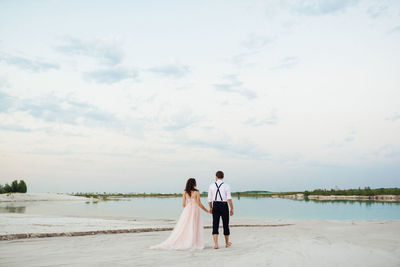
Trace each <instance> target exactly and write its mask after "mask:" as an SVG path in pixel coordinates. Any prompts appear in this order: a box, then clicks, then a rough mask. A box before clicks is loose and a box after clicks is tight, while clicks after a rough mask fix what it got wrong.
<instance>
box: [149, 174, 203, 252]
mask: <svg viewBox="0 0 400 267" xmlns="http://www.w3.org/2000/svg"><path fill="white" fill-rule="evenodd" d="M182 201H183V211H182V213H181V216H180V217H179V220H178V222H177V223H176V225H175V227H174V230H173V231H172V233H171V234H170V235H169V237H168V238H167V239H166V240H165V241H164V242H162V243H161V244H158V245H155V246H152V247H150V249H176V250H194V249H203V248H204V238H203V221H202V218H201V214H200V208H202V209H203V210H204V211H205V212H207V213H210V212H209V211H208V210H207V209H206V208H205V207H204V206H203V204H202V203H201V201H200V192H199V190H197V189H196V180H195V179H194V178H189V179H188V180H187V182H186V188H185V191H184V192H183V196H182Z"/></svg>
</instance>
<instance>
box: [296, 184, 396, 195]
mask: <svg viewBox="0 0 400 267" xmlns="http://www.w3.org/2000/svg"><path fill="white" fill-rule="evenodd" d="M309 195H321V196H376V195H400V188H375V189H371V188H370V187H369V186H367V187H364V188H358V189H331V190H326V189H315V190H313V191H305V192H304V196H306V197H307V196H309Z"/></svg>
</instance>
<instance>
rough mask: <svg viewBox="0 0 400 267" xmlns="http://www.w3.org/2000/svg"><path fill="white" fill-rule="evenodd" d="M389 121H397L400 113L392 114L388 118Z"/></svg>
mask: <svg viewBox="0 0 400 267" xmlns="http://www.w3.org/2000/svg"><path fill="white" fill-rule="evenodd" d="M386 120H387V121H397V120H400V114H399V113H394V114H392V115H391V116H389V117H387V118H386Z"/></svg>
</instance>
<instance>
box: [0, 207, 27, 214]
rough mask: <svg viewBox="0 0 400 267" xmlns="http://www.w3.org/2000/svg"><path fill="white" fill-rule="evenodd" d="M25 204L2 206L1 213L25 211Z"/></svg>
mask: <svg viewBox="0 0 400 267" xmlns="http://www.w3.org/2000/svg"><path fill="white" fill-rule="evenodd" d="M25 210H26V207H25V206H5V207H2V206H0V213H25Z"/></svg>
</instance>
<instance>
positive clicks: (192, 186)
mask: <svg viewBox="0 0 400 267" xmlns="http://www.w3.org/2000/svg"><path fill="white" fill-rule="evenodd" d="M185 191H186V193H188V195H189V197H190V196H191V195H190V194H191V193H192V191H199V190H197V189H196V179H194V178H189V179H188V180H187V182H186V188H185Z"/></svg>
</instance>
